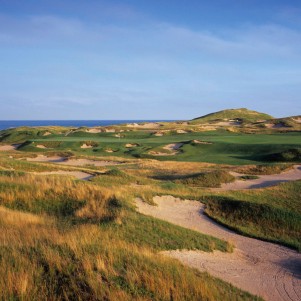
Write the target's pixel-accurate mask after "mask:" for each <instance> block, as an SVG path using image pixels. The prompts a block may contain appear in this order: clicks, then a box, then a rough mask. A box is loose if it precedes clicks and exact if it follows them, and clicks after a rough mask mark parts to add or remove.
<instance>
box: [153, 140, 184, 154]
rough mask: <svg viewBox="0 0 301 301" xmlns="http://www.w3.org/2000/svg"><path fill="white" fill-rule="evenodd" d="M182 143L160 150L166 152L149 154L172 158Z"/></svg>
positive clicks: (168, 145) (169, 145)
mask: <svg viewBox="0 0 301 301" xmlns="http://www.w3.org/2000/svg"><path fill="white" fill-rule="evenodd" d="M183 144H184V143H172V144H167V145H165V146H163V147H162V148H163V149H165V150H167V151H168V152H160V151H150V152H149V154H151V155H153V156H174V155H176V154H177V153H178V151H179V149H180V147H181V146H182V145H183Z"/></svg>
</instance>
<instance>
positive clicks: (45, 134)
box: [43, 132, 51, 136]
mask: <svg viewBox="0 0 301 301" xmlns="http://www.w3.org/2000/svg"><path fill="white" fill-rule="evenodd" d="M49 135H51V133H50V132H45V133H44V134H43V136H49Z"/></svg>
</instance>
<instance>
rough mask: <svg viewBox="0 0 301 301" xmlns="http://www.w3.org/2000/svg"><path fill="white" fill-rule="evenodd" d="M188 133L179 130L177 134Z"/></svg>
mask: <svg viewBox="0 0 301 301" xmlns="http://www.w3.org/2000/svg"><path fill="white" fill-rule="evenodd" d="M186 133H187V131H184V130H177V134H186Z"/></svg>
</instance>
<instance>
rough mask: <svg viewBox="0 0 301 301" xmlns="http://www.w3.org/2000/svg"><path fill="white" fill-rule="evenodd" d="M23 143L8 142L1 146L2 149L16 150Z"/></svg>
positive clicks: (0, 149)
mask: <svg viewBox="0 0 301 301" xmlns="http://www.w3.org/2000/svg"><path fill="white" fill-rule="evenodd" d="M20 145H21V144H7V145H1V146H0V151H3V152H5V151H12V150H16V149H17V148H18V147H19V146H20Z"/></svg>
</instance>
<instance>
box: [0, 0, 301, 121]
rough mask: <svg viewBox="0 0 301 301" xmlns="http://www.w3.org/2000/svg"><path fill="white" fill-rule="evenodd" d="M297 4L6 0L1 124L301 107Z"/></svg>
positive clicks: (300, 10) (0, 54) (294, 111)
mask: <svg viewBox="0 0 301 301" xmlns="http://www.w3.org/2000/svg"><path fill="white" fill-rule="evenodd" d="M300 16H301V1H299V0H294V1H293V0H282V1H280V0H211V1H205V0H187V1H183V0H123V1H121V0H120V1H117V0H107V1H102V0H81V1H80V0H26V1H24V0H0V120H18V119H37V120H41V119H94V120H95V119H97V120H100V119H106V120H108V119H127V120H129V119H140V120H141V119H149V120H150V119H156V120H159V119H169V120H173V119H191V118H194V117H198V116H201V115H204V114H207V113H211V112H214V111H219V110H223V109H227V108H242V107H244V108H249V109H252V110H257V111H261V112H266V113H269V114H271V115H274V116H276V117H283V116H290V115H299V114H301V17H300Z"/></svg>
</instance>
